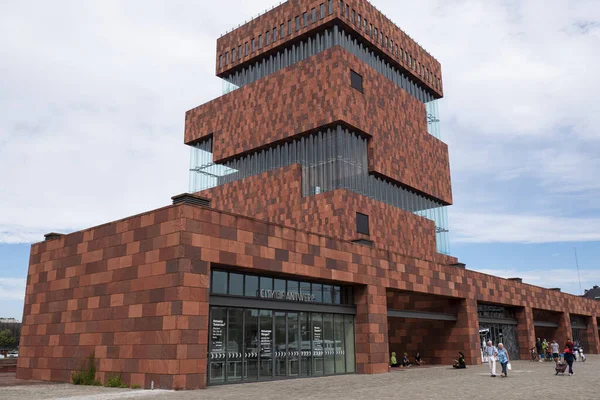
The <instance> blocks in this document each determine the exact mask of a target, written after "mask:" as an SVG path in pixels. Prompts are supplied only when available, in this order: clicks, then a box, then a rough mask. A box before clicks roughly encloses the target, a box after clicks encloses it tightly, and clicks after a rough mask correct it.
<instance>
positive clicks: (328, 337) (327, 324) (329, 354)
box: [323, 314, 335, 375]
mask: <svg viewBox="0 0 600 400" xmlns="http://www.w3.org/2000/svg"><path fill="white" fill-rule="evenodd" d="M323 350H324V359H325V369H324V371H325V375H330V374H335V342H334V337H333V315H332V314H323Z"/></svg>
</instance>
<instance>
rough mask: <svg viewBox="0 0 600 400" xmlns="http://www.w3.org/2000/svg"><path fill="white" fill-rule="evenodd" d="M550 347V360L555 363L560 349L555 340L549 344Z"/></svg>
mask: <svg viewBox="0 0 600 400" xmlns="http://www.w3.org/2000/svg"><path fill="white" fill-rule="evenodd" d="M550 347H551V348H552V359H553V360H554V362H555V363H557V362H558V360H559V358H560V347H559V345H558V343H557V342H556V339H554V340H553V341H552V343H551V344H550Z"/></svg>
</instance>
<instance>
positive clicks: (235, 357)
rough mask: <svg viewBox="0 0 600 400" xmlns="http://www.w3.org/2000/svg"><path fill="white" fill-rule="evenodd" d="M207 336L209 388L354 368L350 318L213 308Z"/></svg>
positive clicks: (352, 321)
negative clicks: (222, 384) (212, 385)
mask: <svg viewBox="0 0 600 400" xmlns="http://www.w3.org/2000/svg"><path fill="white" fill-rule="evenodd" d="M496 331H498V334H499V335H501V334H502V330H501V329H495V330H494V332H496ZM208 334H209V343H208V351H209V354H208V380H209V383H210V384H219V383H233V382H242V381H250V382H251V381H256V380H257V379H258V380H271V379H273V378H275V377H293V376H320V375H332V374H343V373H346V372H349V373H351V372H354V371H355V368H356V367H355V355H354V317H353V316H351V315H346V316H345V315H340V314H322V313H307V312H286V311H271V310H257V309H243V308H235V307H231V308H223V307H211V309H210V328H209V332H208Z"/></svg>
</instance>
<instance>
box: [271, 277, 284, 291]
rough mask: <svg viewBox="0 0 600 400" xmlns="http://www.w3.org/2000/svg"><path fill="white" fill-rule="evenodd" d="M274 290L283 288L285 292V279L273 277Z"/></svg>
mask: <svg viewBox="0 0 600 400" xmlns="http://www.w3.org/2000/svg"><path fill="white" fill-rule="evenodd" d="M273 282H274V285H275V286H274V288H275V290H283V291H284V292H285V280H284V279H273Z"/></svg>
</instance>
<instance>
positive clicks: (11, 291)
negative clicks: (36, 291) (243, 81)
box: [0, 277, 26, 301]
mask: <svg viewBox="0 0 600 400" xmlns="http://www.w3.org/2000/svg"><path fill="white" fill-rule="evenodd" d="M25 284H26V280H25V279H19V278H2V277H0V300H21V301H23V299H24V298H25Z"/></svg>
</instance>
